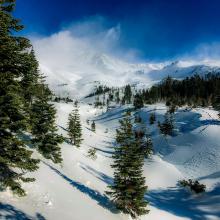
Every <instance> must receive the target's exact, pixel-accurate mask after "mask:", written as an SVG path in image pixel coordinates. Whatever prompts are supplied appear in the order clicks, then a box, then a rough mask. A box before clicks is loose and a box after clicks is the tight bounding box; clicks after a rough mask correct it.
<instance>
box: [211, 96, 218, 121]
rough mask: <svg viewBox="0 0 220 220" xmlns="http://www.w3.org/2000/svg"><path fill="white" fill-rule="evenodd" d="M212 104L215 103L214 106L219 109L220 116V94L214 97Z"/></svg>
mask: <svg viewBox="0 0 220 220" xmlns="http://www.w3.org/2000/svg"><path fill="white" fill-rule="evenodd" d="M212 105H213V108H214V109H215V110H217V111H219V114H218V115H219V117H220V95H218V94H216V95H215V97H214V98H213V101H212Z"/></svg>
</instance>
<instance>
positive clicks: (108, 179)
mask: <svg viewBox="0 0 220 220" xmlns="http://www.w3.org/2000/svg"><path fill="white" fill-rule="evenodd" d="M80 167H81V168H82V169H83V170H84V171H86V172H87V173H89V174H91V175H93V176H95V177H96V178H98V179H99V180H101V181H103V182H105V183H106V184H108V185H112V184H113V179H112V178H111V177H110V176H108V175H106V174H104V173H102V172H100V171H97V170H95V169H93V168H92V167H90V166H87V165H81V166H80Z"/></svg>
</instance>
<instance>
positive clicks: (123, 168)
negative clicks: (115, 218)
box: [107, 113, 148, 218]
mask: <svg viewBox="0 0 220 220" xmlns="http://www.w3.org/2000/svg"><path fill="white" fill-rule="evenodd" d="M119 122H120V128H119V129H118V130H116V132H117V135H116V142H117V146H116V147H115V152H114V155H113V159H114V164H113V165H112V168H114V184H113V185H112V186H109V188H110V189H111V191H110V192H107V194H108V195H110V196H111V197H112V200H113V202H114V203H115V205H116V207H117V208H118V209H119V210H120V211H122V212H123V213H126V214H130V215H131V216H132V218H136V217H137V216H139V215H143V214H146V213H148V210H146V206H147V202H146V201H145V200H144V194H145V192H146V190H147V187H146V186H145V178H144V177H143V176H142V173H143V170H142V168H143V165H144V156H145V152H144V148H143V146H142V143H143V141H142V137H140V136H138V135H136V136H135V133H134V131H133V127H132V122H131V119H130V113H127V114H126V116H125V118H124V119H123V120H120V121H119Z"/></svg>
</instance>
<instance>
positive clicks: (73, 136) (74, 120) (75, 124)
mask: <svg viewBox="0 0 220 220" xmlns="http://www.w3.org/2000/svg"><path fill="white" fill-rule="evenodd" d="M68 134H69V137H70V141H71V143H73V144H74V145H76V146H77V147H80V144H81V142H82V126H81V123H80V115H79V109H78V105H77V103H76V104H75V107H74V110H73V111H72V112H71V114H69V120H68Z"/></svg>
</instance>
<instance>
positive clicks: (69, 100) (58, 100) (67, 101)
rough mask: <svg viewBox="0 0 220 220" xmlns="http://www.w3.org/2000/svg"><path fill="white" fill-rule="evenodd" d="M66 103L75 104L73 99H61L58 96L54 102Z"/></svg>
mask: <svg viewBox="0 0 220 220" xmlns="http://www.w3.org/2000/svg"><path fill="white" fill-rule="evenodd" d="M61 101H62V102H65V103H69V102H73V100H72V99H71V98H69V97H66V98H61V97H59V96H56V97H55V98H54V102H61Z"/></svg>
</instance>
